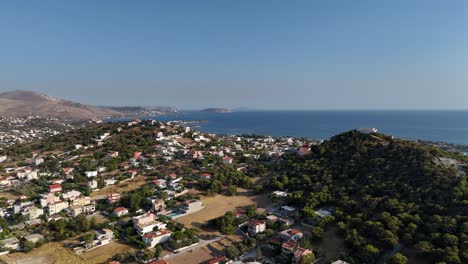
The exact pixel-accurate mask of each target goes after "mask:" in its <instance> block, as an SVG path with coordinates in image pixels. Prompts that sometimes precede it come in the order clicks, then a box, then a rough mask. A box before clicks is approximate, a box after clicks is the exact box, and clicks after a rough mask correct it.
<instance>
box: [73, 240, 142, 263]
mask: <svg viewBox="0 0 468 264" xmlns="http://www.w3.org/2000/svg"><path fill="white" fill-rule="evenodd" d="M132 251H136V249H134V248H132V247H130V246H128V245H125V244H121V243H118V242H114V243H110V244H109V245H105V246H102V247H99V248H96V249H93V250H90V251H87V252H85V253H83V254H81V255H80V257H81V258H82V259H83V260H84V261H85V262H86V263H105V262H106V261H108V260H109V259H110V258H112V257H113V256H114V255H116V254H121V253H126V252H132Z"/></svg>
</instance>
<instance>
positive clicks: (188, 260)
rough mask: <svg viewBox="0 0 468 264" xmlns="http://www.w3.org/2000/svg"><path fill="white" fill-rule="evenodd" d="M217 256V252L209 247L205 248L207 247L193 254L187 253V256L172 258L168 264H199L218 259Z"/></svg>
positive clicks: (198, 249)
mask: <svg viewBox="0 0 468 264" xmlns="http://www.w3.org/2000/svg"><path fill="white" fill-rule="evenodd" d="M217 255H218V253H217V252H216V251H214V250H212V249H210V247H209V246H205V247H201V248H197V249H196V250H194V251H192V252H187V253H185V254H182V255H180V256H177V257H175V258H172V259H170V260H168V261H167V262H168V263H169V264H179V263H184V264H198V263H203V262H205V261H207V260H210V259H212V258H214V257H216V256H217Z"/></svg>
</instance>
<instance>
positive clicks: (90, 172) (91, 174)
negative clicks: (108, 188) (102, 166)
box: [85, 171, 98, 178]
mask: <svg viewBox="0 0 468 264" xmlns="http://www.w3.org/2000/svg"><path fill="white" fill-rule="evenodd" d="M85 175H86V177H88V178H91V177H97V176H98V171H86V172H85Z"/></svg>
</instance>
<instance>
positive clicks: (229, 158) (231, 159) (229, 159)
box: [223, 156, 234, 165]
mask: <svg viewBox="0 0 468 264" xmlns="http://www.w3.org/2000/svg"><path fill="white" fill-rule="evenodd" d="M233 160H234V159H233V158H231V157H227V156H226V157H224V158H223V163H224V164H226V165H231V164H232V162H233Z"/></svg>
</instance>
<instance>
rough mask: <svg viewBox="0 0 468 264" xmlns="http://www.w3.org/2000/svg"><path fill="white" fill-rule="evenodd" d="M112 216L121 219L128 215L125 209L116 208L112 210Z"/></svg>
mask: <svg viewBox="0 0 468 264" xmlns="http://www.w3.org/2000/svg"><path fill="white" fill-rule="evenodd" d="M113 214H114V215H115V216H117V217H122V216H124V215H127V214H128V209H127V208H125V207H117V208H115V209H114V212H113Z"/></svg>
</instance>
